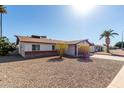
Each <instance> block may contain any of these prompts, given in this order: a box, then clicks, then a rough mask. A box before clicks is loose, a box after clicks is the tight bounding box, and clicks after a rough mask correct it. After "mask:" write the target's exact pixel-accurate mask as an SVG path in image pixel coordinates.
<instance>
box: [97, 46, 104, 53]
mask: <svg viewBox="0 0 124 93" xmlns="http://www.w3.org/2000/svg"><path fill="white" fill-rule="evenodd" d="M103 49H104V47H103V46H101V45H95V52H100V51H103Z"/></svg>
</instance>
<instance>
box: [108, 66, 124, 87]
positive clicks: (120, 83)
mask: <svg viewBox="0 0 124 93" xmlns="http://www.w3.org/2000/svg"><path fill="white" fill-rule="evenodd" d="M108 88H124V66H123V67H122V68H121V70H120V71H119V73H118V74H117V75H116V76H115V78H114V79H113V80H112V82H111V83H110V85H109V86H108Z"/></svg>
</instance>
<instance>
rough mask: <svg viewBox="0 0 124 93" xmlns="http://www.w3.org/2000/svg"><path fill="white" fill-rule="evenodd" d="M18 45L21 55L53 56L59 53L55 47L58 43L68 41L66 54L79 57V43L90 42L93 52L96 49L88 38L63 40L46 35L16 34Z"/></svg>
mask: <svg viewBox="0 0 124 93" xmlns="http://www.w3.org/2000/svg"><path fill="white" fill-rule="evenodd" d="M16 37H17V41H16V44H17V45H18V52H19V54H20V55H21V56H23V57H26V58H29V57H37V56H52V55H57V51H56V49H55V45H56V44H60V43H66V44H68V49H67V50H66V51H65V54H66V55H69V56H74V57H77V56H79V55H80V51H79V47H78V46H79V45H80V44H88V45H89V46H90V47H91V50H92V51H91V52H94V51H95V50H94V49H93V48H92V43H90V42H89V41H88V39H86V40H75V41H62V40H53V39H48V38H47V37H46V36H35V35H32V36H31V37H29V36H16Z"/></svg>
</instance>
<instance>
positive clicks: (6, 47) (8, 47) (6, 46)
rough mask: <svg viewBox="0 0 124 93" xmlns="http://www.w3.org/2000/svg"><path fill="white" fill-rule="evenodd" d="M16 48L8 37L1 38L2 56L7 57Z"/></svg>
mask: <svg viewBox="0 0 124 93" xmlns="http://www.w3.org/2000/svg"><path fill="white" fill-rule="evenodd" d="M15 49H16V47H14V46H13V44H11V43H10V42H9V39H8V38H7V37H0V55H2V56H5V55H7V54H8V52H9V51H11V52H12V51H13V50H15Z"/></svg>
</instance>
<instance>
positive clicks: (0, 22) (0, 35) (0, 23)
mask: <svg viewBox="0 0 124 93" xmlns="http://www.w3.org/2000/svg"><path fill="white" fill-rule="evenodd" d="M0 19H1V20H0V25H1V28H0V37H2V13H1V17H0Z"/></svg>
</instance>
